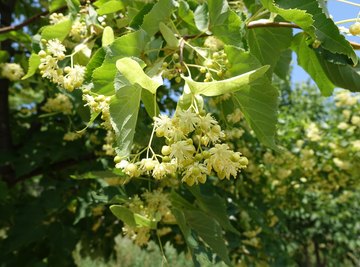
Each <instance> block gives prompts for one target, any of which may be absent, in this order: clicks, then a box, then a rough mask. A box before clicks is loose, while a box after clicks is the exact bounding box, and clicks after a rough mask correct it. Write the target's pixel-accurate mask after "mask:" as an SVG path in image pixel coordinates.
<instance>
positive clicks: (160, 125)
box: [154, 115, 174, 137]
mask: <svg viewBox="0 0 360 267" xmlns="http://www.w3.org/2000/svg"><path fill="white" fill-rule="evenodd" d="M154 127H155V132H156V134H157V135H158V136H159V137H162V136H165V137H169V136H170V135H171V133H172V131H173V128H174V126H173V124H172V120H171V119H170V118H169V117H168V116H167V115H160V116H159V117H154Z"/></svg>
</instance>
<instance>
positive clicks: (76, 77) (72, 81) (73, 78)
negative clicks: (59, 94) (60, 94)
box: [63, 65, 85, 92]
mask: <svg viewBox="0 0 360 267" xmlns="http://www.w3.org/2000/svg"><path fill="white" fill-rule="evenodd" d="M66 70H67V72H68V73H67V74H66V76H65V77H64V84H63V86H64V88H65V89H66V90H68V91H70V92H71V91H72V90H74V89H75V88H77V87H80V86H81V85H82V83H83V82H84V75H85V67H83V66H80V65H75V66H74V67H73V68H70V67H69V68H68V69H66Z"/></svg>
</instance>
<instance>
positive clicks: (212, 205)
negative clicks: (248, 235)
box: [189, 186, 240, 235]
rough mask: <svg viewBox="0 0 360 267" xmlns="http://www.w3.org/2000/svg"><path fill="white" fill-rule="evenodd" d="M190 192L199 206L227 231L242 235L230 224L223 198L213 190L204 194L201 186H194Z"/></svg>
mask: <svg viewBox="0 0 360 267" xmlns="http://www.w3.org/2000/svg"><path fill="white" fill-rule="evenodd" d="M189 190H190V192H191V193H192V194H193V195H194V196H195V197H196V200H197V204H198V205H199V206H200V208H201V209H202V210H203V211H204V212H206V213H207V215H209V216H211V217H213V218H214V219H216V220H217V221H218V223H219V224H220V225H221V226H222V227H223V228H224V229H225V230H228V231H231V232H232V233H234V234H236V235H240V233H239V231H238V230H237V229H236V228H235V227H234V226H232V224H231V223H230V220H229V216H228V214H227V210H226V202H225V201H224V199H223V198H222V197H220V196H219V195H218V194H216V193H215V192H214V191H213V190H207V191H206V192H205V193H202V192H201V191H200V187H199V186H192V187H190V188H189Z"/></svg>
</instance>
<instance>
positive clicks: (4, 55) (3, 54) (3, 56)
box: [0, 50, 10, 63]
mask: <svg viewBox="0 0 360 267" xmlns="http://www.w3.org/2000/svg"><path fill="white" fill-rule="evenodd" d="M9 57H10V55H9V52H8V51H5V50H0V63H3V62H7V61H8V60H9Z"/></svg>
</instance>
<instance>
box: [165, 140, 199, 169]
mask: <svg viewBox="0 0 360 267" xmlns="http://www.w3.org/2000/svg"><path fill="white" fill-rule="evenodd" d="M189 140H190V141H191V139H188V140H185V141H178V142H176V143H174V144H172V145H171V146H170V149H171V153H170V157H171V158H175V159H176V160H177V162H178V163H179V164H180V165H182V164H183V163H184V162H186V161H187V160H188V159H191V158H192V157H193V155H194V153H195V147H194V145H193V144H192V142H189Z"/></svg>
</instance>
